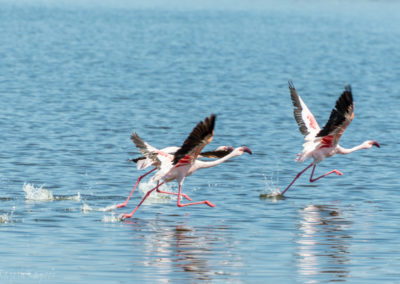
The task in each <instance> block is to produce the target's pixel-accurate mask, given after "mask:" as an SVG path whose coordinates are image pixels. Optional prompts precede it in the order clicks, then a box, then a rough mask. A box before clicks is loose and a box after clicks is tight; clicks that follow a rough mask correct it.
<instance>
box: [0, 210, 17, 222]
mask: <svg viewBox="0 0 400 284" xmlns="http://www.w3.org/2000/svg"><path fill="white" fill-rule="evenodd" d="M14 211H15V206H14V207H13V209H12V211H11V212H10V213H4V214H1V215H0V224H7V223H12V222H13V215H14Z"/></svg>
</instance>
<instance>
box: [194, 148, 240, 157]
mask: <svg viewBox="0 0 400 284" xmlns="http://www.w3.org/2000/svg"><path fill="white" fill-rule="evenodd" d="M233 150H234V148H233V147H232V146H221V147H218V148H217V149H215V150H214V151H207V152H201V153H200V154H199V156H198V157H199V158H202V157H204V158H210V159H221V158H223V157H225V156H226V155H228V154H230V153H232V151H233Z"/></svg>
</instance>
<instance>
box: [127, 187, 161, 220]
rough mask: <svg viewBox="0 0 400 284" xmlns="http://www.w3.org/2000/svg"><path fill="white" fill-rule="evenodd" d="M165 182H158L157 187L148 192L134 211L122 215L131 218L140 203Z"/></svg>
mask: <svg viewBox="0 0 400 284" xmlns="http://www.w3.org/2000/svg"><path fill="white" fill-rule="evenodd" d="M163 184H164V182H162V183H160V184H158V185H157V186H156V187H154V188H152V189H150V190H149V191H148V192H147V193H146V195H145V196H144V197H143V199H142V201H140V203H139V204H138V205H137V206H136V208H135V209H133V211H132V212H131V213H129V214H124V215H122V218H123V219H126V218H131V217H132V215H133V214H135V212H136V210H138V209H139V207H140V205H142V203H143V202H144V201H145V200H146V198H147V197H149V195H150V194H151V193H152V192H153V191H154V190H156V189H157V188H158V187H160V186H161V185H163Z"/></svg>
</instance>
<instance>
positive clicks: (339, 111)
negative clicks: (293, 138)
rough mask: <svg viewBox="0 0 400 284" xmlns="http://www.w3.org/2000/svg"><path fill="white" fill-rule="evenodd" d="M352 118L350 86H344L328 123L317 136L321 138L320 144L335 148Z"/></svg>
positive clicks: (352, 107)
mask: <svg viewBox="0 0 400 284" xmlns="http://www.w3.org/2000/svg"><path fill="white" fill-rule="evenodd" d="M353 118H354V103H353V95H352V93H351V87H350V85H348V86H345V88H344V92H343V93H342V95H341V96H340V97H339V99H338V100H337V101H336V105H335V108H334V109H332V112H331V115H330V117H329V120H328V122H327V123H326V124H325V126H324V127H323V128H322V130H321V131H320V132H319V133H318V134H317V137H323V138H322V141H321V143H322V144H324V145H325V144H326V145H325V146H335V145H337V143H338V142H339V139H340V137H341V136H342V134H343V132H344V131H345V129H346V128H347V126H349V124H350V122H351V121H352V120H353Z"/></svg>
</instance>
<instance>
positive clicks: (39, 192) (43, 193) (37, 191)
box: [22, 183, 54, 201]
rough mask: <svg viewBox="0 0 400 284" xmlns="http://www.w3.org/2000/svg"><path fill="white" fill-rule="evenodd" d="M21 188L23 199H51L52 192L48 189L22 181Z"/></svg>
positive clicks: (52, 198) (52, 197)
mask: <svg viewBox="0 0 400 284" xmlns="http://www.w3.org/2000/svg"><path fill="white" fill-rule="evenodd" d="M22 189H23V190H24V191H25V193H26V194H25V199H26V200H31V201H53V200H54V196H53V192H51V191H50V190H48V189H45V188H43V185H41V186H40V187H35V185H33V184H30V183H24V185H23V186H22Z"/></svg>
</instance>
